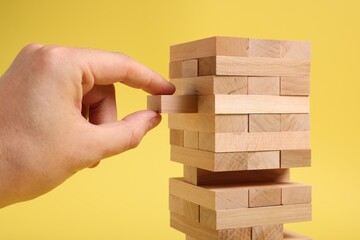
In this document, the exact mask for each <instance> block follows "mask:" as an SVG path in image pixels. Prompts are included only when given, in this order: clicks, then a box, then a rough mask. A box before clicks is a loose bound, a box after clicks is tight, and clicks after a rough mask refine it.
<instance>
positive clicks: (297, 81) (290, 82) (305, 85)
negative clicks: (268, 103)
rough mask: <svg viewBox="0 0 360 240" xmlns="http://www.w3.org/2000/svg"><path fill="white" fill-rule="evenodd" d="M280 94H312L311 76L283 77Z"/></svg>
mask: <svg viewBox="0 0 360 240" xmlns="http://www.w3.org/2000/svg"><path fill="white" fill-rule="evenodd" d="M280 95H282V96H308V95H310V76H295V77H281V78H280Z"/></svg>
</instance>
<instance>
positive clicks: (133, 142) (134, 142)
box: [129, 128, 144, 149]
mask: <svg viewBox="0 0 360 240" xmlns="http://www.w3.org/2000/svg"><path fill="white" fill-rule="evenodd" d="M143 135H144V134H143V133H142V132H141V131H139V129H136V128H133V129H131V135H130V141H129V149H132V148H136V147H137V146H139V144H140V142H141V140H142V138H143Z"/></svg>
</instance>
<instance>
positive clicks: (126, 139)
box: [83, 110, 161, 167]
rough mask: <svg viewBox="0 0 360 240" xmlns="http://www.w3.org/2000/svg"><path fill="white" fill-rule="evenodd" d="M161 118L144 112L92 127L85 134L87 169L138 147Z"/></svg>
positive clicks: (146, 111) (147, 111) (152, 113)
mask: <svg viewBox="0 0 360 240" xmlns="http://www.w3.org/2000/svg"><path fill="white" fill-rule="evenodd" d="M160 121H161V116H160V115H159V114H157V113H155V112H153V111H149V110H144V111H139V112H135V113H133V114H130V115H128V116H127V117H125V118H124V119H122V120H121V121H118V122H115V123H107V124H102V125H99V126H93V127H92V129H91V130H90V131H86V134H87V141H88V143H87V146H90V148H91V151H88V153H87V154H88V155H86V156H84V157H85V159H86V161H87V162H86V163H85V164H86V166H83V167H89V166H92V165H93V164H95V163H96V162H98V161H99V160H100V159H103V158H105V157H109V156H112V155H115V154H118V153H121V152H124V151H126V150H129V149H132V148H135V147H137V146H138V144H139V143H140V141H141V140H142V138H143V137H144V136H145V134H146V133H147V132H148V131H150V130H151V129H153V128H154V127H156V126H157V125H158V124H159V123H160Z"/></svg>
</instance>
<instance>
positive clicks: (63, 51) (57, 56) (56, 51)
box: [37, 46, 68, 68]
mask: <svg viewBox="0 0 360 240" xmlns="http://www.w3.org/2000/svg"><path fill="white" fill-rule="evenodd" d="M67 56H68V49H67V48H65V47H60V46H44V47H42V48H40V49H38V51H37V61H38V62H39V64H40V66H42V67H47V68H51V67H55V66H57V64H59V63H60V62H64V61H65V60H66V57H67Z"/></svg>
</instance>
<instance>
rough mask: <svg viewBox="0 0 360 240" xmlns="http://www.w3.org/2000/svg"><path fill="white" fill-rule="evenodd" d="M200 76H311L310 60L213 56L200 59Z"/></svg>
mask: <svg viewBox="0 0 360 240" xmlns="http://www.w3.org/2000/svg"><path fill="white" fill-rule="evenodd" d="M198 64H199V66H198V71H199V76H208V75H223V76H229V75H230V76H235V75H236V76H259V77H280V76H281V77H282V76H309V75H310V60H308V59H284V58H263V57H252V58H249V57H229V56H212V57H206V58H200V59H199V60H198Z"/></svg>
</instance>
